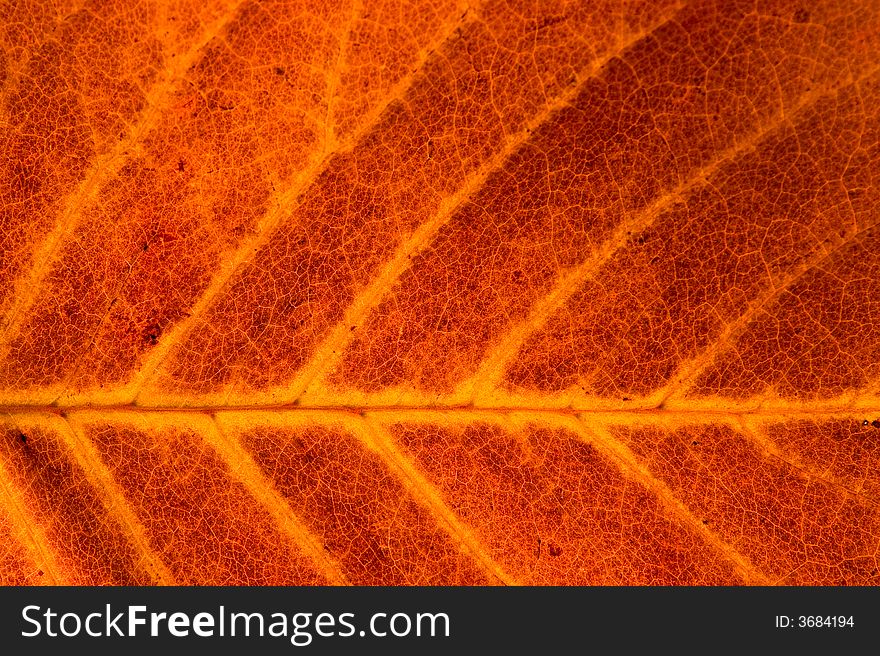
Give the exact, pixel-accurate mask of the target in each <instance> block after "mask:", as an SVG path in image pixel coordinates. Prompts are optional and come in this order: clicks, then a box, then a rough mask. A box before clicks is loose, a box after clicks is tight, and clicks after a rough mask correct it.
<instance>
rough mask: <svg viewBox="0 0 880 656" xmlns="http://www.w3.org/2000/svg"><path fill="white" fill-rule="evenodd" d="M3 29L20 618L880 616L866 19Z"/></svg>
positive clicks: (87, 5) (139, 22)
mask: <svg viewBox="0 0 880 656" xmlns="http://www.w3.org/2000/svg"><path fill="white" fill-rule="evenodd" d="M0 16H2V20H0V125H2V130H0V151H2V158H0V182H2V184H0V222H2V232H0V435H2V439H0V582H2V583H4V584H23V583H27V584H119V585H122V584H220V585H236V584H257V585H261V584H277V585H286V584H355V585H359V584H385V585H392V584H393V585H410V584H432V585H471V584H508V585H514V584H552V585H572V584H635V585H658V584H681V585H716V584H807V585H843V584H847V585H853V584H854V585H877V584H878V583H880V574H878V561H877V555H876V554H877V551H878V548H880V506H878V502H880V496H878V495H880V364H878V363H880V302H878V300H877V299H878V298H880V260H878V257H877V249H876V243H877V240H878V237H880V225H878V220H880V191H878V190H880V113H878V110H877V107H878V101H880V70H878V60H877V53H878V52H880V37H878V35H880V7H878V5H877V3H876V2H872V1H871V0H862V1H860V2H854V3H848V4H844V3H839V2H831V1H828V2H821V1H820V2H816V3H802V2H800V1H799V0H798V1H792V2H788V1H787V0H770V1H768V2H758V3H755V2H748V3H739V2H720V1H718V2H710V1H697V2H654V1H650V2H649V1H647V0H645V1H642V0H607V1H602V0H599V1H597V2H591V3H584V2H573V1H572V2H568V1H566V0H550V1H548V2H541V3H526V2H520V1H519V0H507V1H506V2H501V1H495V0H487V1H485V2H476V1H472V0H469V1H466V2H462V1H459V0H441V1H440V2H433V3H427V2H424V1H422V0H378V1H376V0H350V1H340V2H327V1H326V0H321V1H317V0H316V1H315V2H309V1H297V2H289V3H288V2H254V1H249V0H245V1H244V2H214V1H210V0H209V1H208V2H205V1H201V2H197V3H191V2H188V1H187V0H183V1H180V2H175V3H167V2H163V1H161V0H148V1H146V2H138V3H134V2H127V1H124V0H123V1H121V2H115V3H104V2H90V1H88V0H85V1H83V0H77V1H74V2H66V3H65V2H62V3H55V4H51V5H50V4H48V3H44V2H41V1H40V0H21V1H15V2H10V3H3V4H0Z"/></svg>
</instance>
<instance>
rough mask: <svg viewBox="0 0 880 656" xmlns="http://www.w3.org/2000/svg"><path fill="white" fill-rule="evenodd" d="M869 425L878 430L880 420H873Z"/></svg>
mask: <svg viewBox="0 0 880 656" xmlns="http://www.w3.org/2000/svg"><path fill="white" fill-rule="evenodd" d="M871 425H872V426H873V427H874V428H880V419H875V420H874V421H872V422H871Z"/></svg>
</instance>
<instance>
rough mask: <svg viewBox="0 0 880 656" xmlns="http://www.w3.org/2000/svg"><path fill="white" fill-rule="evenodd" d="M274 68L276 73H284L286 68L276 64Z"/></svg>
mask: <svg viewBox="0 0 880 656" xmlns="http://www.w3.org/2000/svg"><path fill="white" fill-rule="evenodd" d="M273 70H274V71H275V75H284V69H283V68H282V67H281V66H276V67H275V68H274V69H273Z"/></svg>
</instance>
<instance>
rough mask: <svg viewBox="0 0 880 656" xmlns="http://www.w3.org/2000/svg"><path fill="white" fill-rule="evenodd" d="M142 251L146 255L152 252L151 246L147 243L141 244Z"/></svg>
mask: <svg viewBox="0 0 880 656" xmlns="http://www.w3.org/2000/svg"><path fill="white" fill-rule="evenodd" d="M141 250H142V251H143V252H144V253H146V252H147V251H148V250H150V245H149V244H148V243H147V242H144V243H143V244H141Z"/></svg>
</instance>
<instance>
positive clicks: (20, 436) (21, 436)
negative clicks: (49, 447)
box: [18, 433, 28, 443]
mask: <svg viewBox="0 0 880 656" xmlns="http://www.w3.org/2000/svg"><path fill="white" fill-rule="evenodd" d="M18 439H20V440H21V441H22V442H25V443H27V440H28V438H27V435H25V434H24V433H19V434H18Z"/></svg>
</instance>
